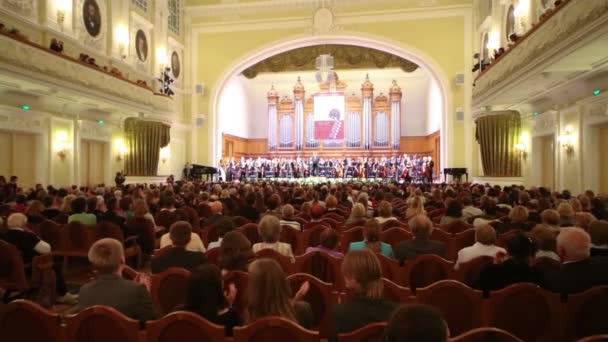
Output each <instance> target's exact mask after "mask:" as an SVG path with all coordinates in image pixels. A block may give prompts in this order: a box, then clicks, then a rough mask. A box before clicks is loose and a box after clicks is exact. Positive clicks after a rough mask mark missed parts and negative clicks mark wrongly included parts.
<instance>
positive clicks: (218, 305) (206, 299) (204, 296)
mask: <svg viewBox="0 0 608 342" xmlns="http://www.w3.org/2000/svg"><path fill="white" fill-rule="evenodd" d="M236 294H237V289H236V286H235V285H234V284H230V285H229V286H228V290H227V291H225V292H224V289H223V288H222V273H221V272H220V269H219V268H218V267H217V266H215V265H213V264H210V263H209V264H205V265H203V266H199V267H197V268H195V269H194V270H193V272H192V276H191V277H190V282H189V283H188V292H186V300H185V303H184V305H183V306H180V307H178V310H185V311H190V312H194V313H196V314H198V315H200V316H201V317H203V318H205V319H206V320H208V321H209V322H211V323H215V324H218V325H222V326H224V329H225V335H226V336H228V337H230V336H232V328H234V327H236V326H239V325H241V324H242V323H243V322H242V319H241V317H239V315H238V314H237V312H236V311H234V310H233V309H232V304H233V303H234V300H235V298H236Z"/></svg>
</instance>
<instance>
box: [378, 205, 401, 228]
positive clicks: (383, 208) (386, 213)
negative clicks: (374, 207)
mask: <svg viewBox="0 0 608 342" xmlns="http://www.w3.org/2000/svg"><path fill="white" fill-rule="evenodd" d="M378 214H380V216H378V217H376V221H378V224H383V223H385V222H387V221H391V220H397V218H396V217H394V216H393V205H392V204H391V203H390V202H388V201H381V202H380V203H379V204H378Z"/></svg>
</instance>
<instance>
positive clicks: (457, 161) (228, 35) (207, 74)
mask: <svg viewBox="0 0 608 342" xmlns="http://www.w3.org/2000/svg"><path fill="white" fill-rule="evenodd" d="M302 31H303V29H272V30H265V31H262V30H254V31H247V32H225V33H199V34H198V36H197V35H196V34H193V37H194V38H193V39H195V40H196V44H197V45H198V47H197V48H198V50H197V51H196V55H197V61H196V64H197V65H198V68H197V70H196V71H197V72H196V81H195V82H197V83H198V82H201V83H205V84H206V85H207V90H208V91H207V94H206V95H205V96H201V97H200V99H199V100H198V103H197V105H198V112H199V113H206V114H207V120H206V122H205V125H204V126H203V127H202V128H199V129H197V134H198V155H197V157H198V160H199V161H200V162H202V163H211V161H212V146H211V145H212V139H211V137H212V135H211V134H218V135H219V134H221V132H212V130H213V127H214V120H215V118H214V117H213V113H212V111H213V109H212V105H213V104H212V101H213V99H212V98H211V97H212V96H213V95H212V94H214V92H215V91H217V89H213V87H215V86H216V85H217V83H218V82H219V81H220V77H222V75H224V74H225V73H226V72H229V71H230V70H229V68H230V67H231V66H232V65H234V64H236V63H238V61H241V60H243V59H244V58H246V57H248V56H251V55H252V54H254V53H255V52H257V51H259V50H261V49H262V48H266V47H268V46H271V45H272V44H273V43H276V42H284V41H287V40H289V39H290V38H297V37H302V36H303V34H302ZM336 34H346V35H354V36H363V37H376V38H379V39H381V40H386V41H394V42H395V44H396V45H398V46H401V47H413V48H415V49H417V50H419V51H421V52H422V53H423V54H425V55H426V56H429V57H430V59H432V60H433V61H434V62H435V64H436V65H438V66H439V68H440V70H438V71H439V72H440V73H441V74H443V75H444V77H445V79H446V80H447V82H449V84H450V85H449V87H450V89H449V91H450V94H449V96H450V97H451V100H452V103H451V107H450V108H447V113H448V125H449V126H450V134H451V136H450V137H449V141H448V142H447V144H448V146H452V147H451V148H450V150H448V153H449V155H450V158H451V161H450V164H451V165H456V166H463V165H464V163H465V151H464V138H465V132H464V124H462V123H453V120H452V116H453V113H454V111H455V108H458V107H460V108H464V107H465V104H466V103H465V98H464V87H456V86H455V85H454V84H453V82H451V80H452V79H453V77H454V75H456V74H457V73H460V72H466V70H465V66H466V63H465V60H464V56H465V17H464V16H453V17H442V18H424V19H419V20H416V19H414V20H406V19H401V20H398V21H391V22H373V23H361V24H345V25H340V30H339V31H336ZM467 48H470V47H467ZM220 139H221V137H218V141H219V140H220Z"/></svg>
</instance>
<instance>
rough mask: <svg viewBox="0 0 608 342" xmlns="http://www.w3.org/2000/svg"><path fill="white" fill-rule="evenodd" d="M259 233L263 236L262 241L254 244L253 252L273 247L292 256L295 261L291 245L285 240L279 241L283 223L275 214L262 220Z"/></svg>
mask: <svg viewBox="0 0 608 342" xmlns="http://www.w3.org/2000/svg"><path fill="white" fill-rule="evenodd" d="M258 234H260V237H261V238H262V242H258V243H256V244H255V245H253V252H254V253H257V252H259V251H261V250H262V249H266V248H269V249H273V250H275V251H277V252H279V253H281V254H283V255H285V256H287V257H290V258H291V260H292V262H293V261H295V258H294V256H293V252H292V250H291V245H290V244H288V243H284V242H279V237H280V235H281V225H280V224H279V219H278V218H277V217H276V216H274V215H266V216H264V217H262V219H261V220H260V224H259V225H258Z"/></svg>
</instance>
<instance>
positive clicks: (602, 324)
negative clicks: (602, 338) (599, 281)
mask: <svg viewBox="0 0 608 342" xmlns="http://www.w3.org/2000/svg"><path fill="white" fill-rule="evenodd" d="M606 308H608V286H598V287H594V288H592V289H589V290H587V291H585V292H582V293H579V294H575V295H569V296H568V304H567V322H570V324H569V325H568V328H569V331H568V333H567V334H568V339H569V340H575V339H579V338H581V337H584V336H590V335H599V334H608V315H606Z"/></svg>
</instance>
